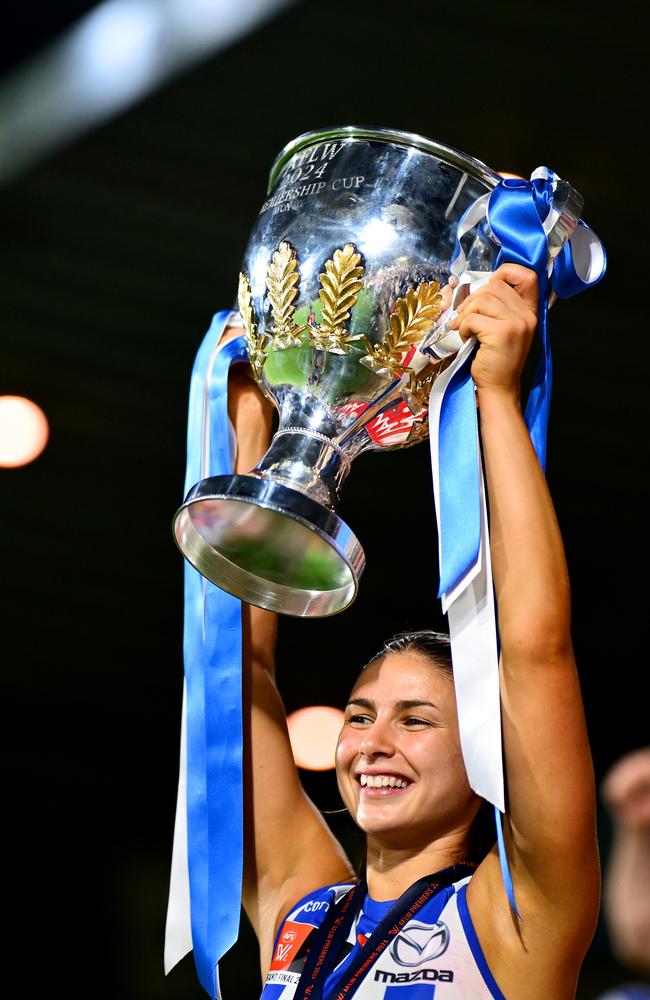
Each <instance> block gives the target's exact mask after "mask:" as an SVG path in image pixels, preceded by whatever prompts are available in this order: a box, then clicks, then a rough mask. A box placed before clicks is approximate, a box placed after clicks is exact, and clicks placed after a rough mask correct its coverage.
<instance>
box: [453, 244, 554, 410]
mask: <svg viewBox="0 0 650 1000" xmlns="http://www.w3.org/2000/svg"><path fill="white" fill-rule="evenodd" d="M451 328H452V329H454V330H458V332H459V333H460V336H461V337H462V339H463V340H467V339H469V337H476V338H477V339H478V341H479V343H480V347H479V350H478V351H477V353H476V357H475V358H474V361H473V363H472V378H473V379H474V382H475V384H476V388H477V390H478V391H479V393H480V392H482V391H486V390H488V391H495V392H500V393H506V394H507V395H513V396H515V397H516V398H517V399H519V384H520V379H521V373H522V370H523V367H524V363H525V361H526V357H527V355H528V351H529V349H530V345H531V343H532V339H533V335H534V333H535V330H536V328H537V275H536V274H535V272H534V271H532V270H530V268H527V267H523V266H522V265H521V264H502V265H501V267H499V268H498V269H497V270H496V271H495V272H494V275H493V276H492V278H491V279H490V281H489V282H488V283H487V284H486V285H483V286H482V287H481V288H479V289H477V291H475V292H473V293H472V294H471V295H468V296H467V298H466V299H465V300H464V302H463V303H462V304H461V305H460V306H459V307H458V315H457V316H456V317H455V319H454V320H453V322H452V323H451Z"/></svg>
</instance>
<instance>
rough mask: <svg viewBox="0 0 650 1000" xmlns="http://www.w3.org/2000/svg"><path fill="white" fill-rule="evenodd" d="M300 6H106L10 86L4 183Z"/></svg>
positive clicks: (187, 1)
mask: <svg viewBox="0 0 650 1000" xmlns="http://www.w3.org/2000/svg"><path fill="white" fill-rule="evenodd" d="M295 2H296V0H106V2H105V3H102V4H100V5H99V6H98V7H96V8H94V9H93V10H92V11H90V12H89V13H88V14H86V15H85V16H84V17H82V18H81V19H80V20H79V21H78V22H77V24H76V25H75V26H74V27H72V28H70V29H69V31H67V32H66V33H65V34H64V35H63V36H62V37H61V38H60V39H58V40H57V41H55V42H53V43H52V44H51V45H50V46H49V47H48V48H47V49H45V50H44V51H43V52H42V53H41V54H39V55H37V56H36V57H34V58H33V59H32V60H31V61H30V62H29V63H27V64H25V65H23V66H19V67H18V68H17V69H16V70H14V72H13V73H12V74H10V75H9V76H8V77H7V79H6V80H5V81H4V82H0V182H1V181H5V180H7V179H8V178H10V177H11V176H13V175H15V174H16V173H18V172H19V171H20V170H21V169H23V168H24V167H27V166H29V165H30V164H31V163H32V162H34V161H35V160H37V159H39V158H41V157H43V156H44V155H46V154H47V153H48V152H50V151H52V150H54V149H55V148H56V147H57V146H60V145H62V144H63V143H64V142H66V141H68V140H70V139H72V138H74V137H75V136H76V135H78V134H79V133H80V132H82V131H83V130H85V129H87V128H89V127H91V126H92V125H95V124H99V123H100V122H102V121H104V120H106V119H107V118H110V117H111V116H112V115H114V114H116V113H118V112H120V111H123V110H125V109H126V108H127V107H128V106H129V105H130V104H133V103H134V102H135V101H137V100H139V99H140V98H142V97H144V96H145V95H146V94H147V93H149V92H151V91H152V90H153V89H154V88H155V87H157V86H158V85H159V84H161V83H162V82H164V81H165V80H167V79H169V78H170V77H171V76H173V75H174V74H176V73H178V72H180V71H181V70H183V69H185V68H187V67H188V66H190V65H191V64H192V63H194V62H197V61H198V60H200V59H201V58H204V57H206V56H207V55H210V54H213V53H214V52H216V51H218V50H219V49H222V48H225V47H226V46H228V45H230V44H232V43H233V42H236V41H237V40H238V39H239V38H241V37H242V36H243V35H245V34H247V33H248V32H250V31H252V30H253V29H254V28H255V27H257V26H258V25H260V24H262V23H263V22H264V21H266V20H269V19H270V18H271V17H272V16H273V15H274V14H275V13H277V12H278V11H280V10H281V9H282V8H284V7H286V6H288V5H289V4H290V3H295Z"/></svg>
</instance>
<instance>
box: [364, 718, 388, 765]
mask: <svg viewBox="0 0 650 1000" xmlns="http://www.w3.org/2000/svg"><path fill="white" fill-rule="evenodd" d="M359 751H360V753H361V754H363V756H364V757H377V756H379V755H385V756H391V754H393V752H394V746H393V741H392V738H391V734H390V727H389V726H387V725H386V724H385V723H383V722H380V721H379V720H378V719H375V721H374V722H373V724H372V725H371V726H369V727H368V729H366V730H365V732H364V734H363V739H362V740H361V743H360V744H359Z"/></svg>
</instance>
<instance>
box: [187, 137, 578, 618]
mask: <svg viewBox="0 0 650 1000" xmlns="http://www.w3.org/2000/svg"><path fill="white" fill-rule="evenodd" d="M500 180H501V177H500V175H499V174H498V173H497V172H495V171H494V170H491V169H490V168H489V167H486V166H485V165H484V164H483V163H480V162H479V161H478V160H475V159H473V158H472V157H470V156H466V155H465V154H464V153H460V152H458V151H456V150H454V149H449V148H447V147H445V146H441V145H439V144H438V143H436V142H432V141H431V140H429V139H425V138H422V137H420V136H417V135H411V134H408V133H404V132H395V131H390V130H387V129H366V128H357V127H354V126H348V127H341V128H333V129H328V130H326V131H321V132H310V133H307V134H306V135H302V136H299V137H298V138H297V139H295V140H294V141H293V142H291V143H289V144H288V145H287V146H286V147H285V148H284V149H283V150H282V152H281V153H280V154H279V156H278V157H277V159H276V161H275V163H274V164H273V167H272V169H271V173H270V178H269V188H268V195H267V198H266V200H265V201H264V203H263V205H262V207H261V210H260V213H259V217H258V220H257V222H256V224H255V227H254V229H253V231H252V234H251V237H250V241H249V243H248V247H247V249H246V253H245V256H244V262H243V266H242V273H241V274H240V281H239V296H238V302H239V312H240V315H241V322H242V326H243V328H244V330H245V336H246V344H247V349H248V355H249V360H250V364H251V368H252V371H253V373H254V375H255V378H256V379H257V381H258V383H259V385H260V387H261V389H262V391H263V392H264V393H265V395H266V396H267V397H268V398H269V399H270V400H271V401H272V402H273V404H274V405H275V406H276V407H277V410H278V412H279V426H278V430H277V431H276V433H275V435H274V437H273V440H272V442H271V446H270V447H269V450H268V451H267V453H266V454H265V456H264V458H263V459H262V460H261V462H260V463H259V465H257V466H256V468H254V469H252V470H251V471H250V473H248V475H228V476H215V477H212V478H209V479H204V480H202V481H201V482H199V483H197V484H196V485H195V486H194V487H193V488H192V489H191V490H190V491H189V493H188V495H187V496H186V498H185V501H184V502H183V505H182V506H181V507H180V509H179V510H178V512H177V513H176V516H175V519H174V534H175V538H176V541H177V544H178V546H179V548H180V549H181V551H182V553H183V554H184V556H185V557H186V558H187V559H188V560H189V562H190V563H191V564H192V565H193V566H195V568H196V569H197V570H198V571H199V572H200V573H202V574H203V575H204V576H205V577H207V578H208V579H209V580H211V581H212V582H213V583H216V584H217V585H218V586H219V587H221V588H222V589H223V590H226V591H228V592H229V593H231V594H234V595H235V596H236V597H239V598H241V599H242V600H244V601H247V602H248V603H250V604H255V605H258V606H260V607H263V608H268V609H269V610H272V611H279V612H282V613H284V614H289V615H299V616H307V617H317V616H326V615H331V614H335V613H336V612H338V611H342V610H343V609H344V608H346V607H347V606H348V605H349V604H350V603H351V602H352V601H353V600H354V598H355V596H356V593H357V590H358V586H359V579H360V577H361V574H362V572H363V569H364V565H365V557H364V553H363V549H362V547H361V544H360V543H359V541H358V540H357V538H356V537H355V535H354V534H353V533H352V531H351V530H350V528H349V527H348V526H347V525H346V524H345V522H344V521H343V520H342V519H341V518H340V517H339V516H338V514H337V512H336V509H337V504H338V499H339V496H340V492H341V487H342V485H343V482H344V480H345V478H346V477H347V475H348V473H349V471H350V465H351V463H352V460H353V459H354V458H355V457H356V456H357V455H359V454H360V453H361V452H363V451H368V450H390V449H393V448H404V447H410V446H411V445H413V444H416V443H417V442H419V441H422V440H423V439H425V438H426V437H427V436H428V428H427V416H428V409H427V403H428V396H429V392H430V389H431V386H432V385H433V382H434V380H435V379H436V377H437V376H438V375H439V374H440V372H441V371H442V370H444V368H445V367H447V366H448V365H449V364H450V362H451V361H452V360H453V357H454V356H455V354H456V353H457V351H458V349H459V347H460V341H459V339H458V336H457V334H455V333H453V332H450V331H449V329H448V322H449V316H450V314H451V306H452V303H453V297H454V294H455V289H454V286H455V285H456V284H457V282H458V275H454V274H453V272H452V262H453V261H454V260H457V259H458V255H459V250H461V251H462V256H463V259H464V267H465V269H466V270H467V271H468V272H472V273H477V272H479V273H480V272H482V271H483V272H485V271H492V270H493V269H494V266H495V261H496V257H497V254H498V252H499V246H498V244H497V243H496V241H495V239H494V237H493V236H492V234H491V232H490V230H489V226H488V224H487V221H486V219H485V218H483V219H482V221H480V222H478V223H477V224H476V225H473V226H472V227H471V228H470V229H469V230H468V231H467V232H466V233H464V234H463V235H461V238H460V243H458V241H457V237H458V233H459V223H461V220H464V219H467V218H468V217H471V212H472V209H473V207H474V206H475V205H477V203H478V202H479V199H481V198H482V197H484V196H485V195H486V194H489V192H490V191H491V190H492V188H493V187H494V186H495V185H496V184H498V183H499V181H500ZM581 210H582V198H581V197H580V195H579V194H577V192H576V191H575V190H574V189H573V188H572V187H571V186H570V185H569V184H568V183H567V182H565V181H560V182H559V183H558V185H557V187H556V190H555V193H554V200H553V205H552V208H551V213H550V216H549V223H548V230H549V235H548V238H549V247H550V251H551V255H554V254H555V253H557V252H559V250H560V249H561V247H562V245H563V243H564V241H565V240H566V239H567V238H568V236H569V235H570V233H571V232H572V230H573V228H574V227H575V226H576V224H577V222H578V219H579V218H580V213H581ZM460 231H461V233H462V231H463V230H462V227H461V230H460ZM461 281H462V275H461Z"/></svg>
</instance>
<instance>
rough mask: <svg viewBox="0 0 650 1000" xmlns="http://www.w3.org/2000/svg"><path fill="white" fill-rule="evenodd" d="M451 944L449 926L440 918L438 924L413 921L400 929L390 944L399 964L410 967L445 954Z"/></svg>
mask: <svg viewBox="0 0 650 1000" xmlns="http://www.w3.org/2000/svg"><path fill="white" fill-rule="evenodd" d="M448 946H449V928H448V927H447V925H446V924H444V923H443V922H442V920H439V921H438V923H437V924H420V923H418V922H417V921H415V920H413V921H411V922H410V923H409V924H408V925H407V927H406V928H405V930H403V931H400V933H399V934H398V935H397V937H396V938H395V940H394V941H393V943H392V944H391V946H390V954H391V955H392V957H393V958H394V959H395V961H396V962H397V964H398V965H403V966H406V967H407V968H409V969H413V968H415V966H416V965H422V964H423V963H424V962H432V961H433V959H434V958H438V957H439V956H440V955H442V954H444V952H445V951H446V950H447V948H448Z"/></svg>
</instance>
